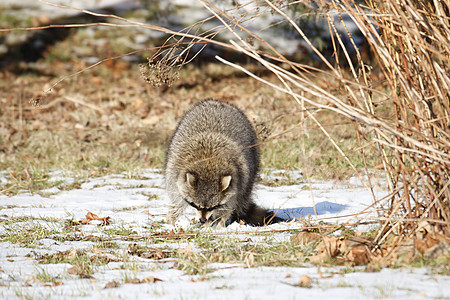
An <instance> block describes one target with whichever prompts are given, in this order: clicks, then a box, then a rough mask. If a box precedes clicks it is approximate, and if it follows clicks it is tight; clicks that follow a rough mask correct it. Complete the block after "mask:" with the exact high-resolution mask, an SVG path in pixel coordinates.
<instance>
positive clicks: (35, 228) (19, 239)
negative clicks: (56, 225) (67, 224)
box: [0, 221, 60, 248]
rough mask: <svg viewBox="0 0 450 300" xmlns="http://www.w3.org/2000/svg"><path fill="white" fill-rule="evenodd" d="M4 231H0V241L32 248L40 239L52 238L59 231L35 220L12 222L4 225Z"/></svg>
mask: <svg viewBox="0 0 450 300" xmlns="http://www.w3.org/2000/svg"><path fill="white" fill-rule="evenodd" d="M4 229H5V230H4V231H3V232H2V233H0V242H11V243H13V244H20V245H22V246H24V247H30V248H34V247H36V246H37V244H38V243H39V241H40V240H42V239H44V238H52V237H53V236H54V235H56V234H59V233H60V231H59V230H56V229H51V228H49V226H44V225H41V224H39V223H37V222H35V221H28V222H20V223H13V224H9V225H7V226H4Z"/></svg>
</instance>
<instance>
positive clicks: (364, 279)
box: [0, 170, 450, 299]
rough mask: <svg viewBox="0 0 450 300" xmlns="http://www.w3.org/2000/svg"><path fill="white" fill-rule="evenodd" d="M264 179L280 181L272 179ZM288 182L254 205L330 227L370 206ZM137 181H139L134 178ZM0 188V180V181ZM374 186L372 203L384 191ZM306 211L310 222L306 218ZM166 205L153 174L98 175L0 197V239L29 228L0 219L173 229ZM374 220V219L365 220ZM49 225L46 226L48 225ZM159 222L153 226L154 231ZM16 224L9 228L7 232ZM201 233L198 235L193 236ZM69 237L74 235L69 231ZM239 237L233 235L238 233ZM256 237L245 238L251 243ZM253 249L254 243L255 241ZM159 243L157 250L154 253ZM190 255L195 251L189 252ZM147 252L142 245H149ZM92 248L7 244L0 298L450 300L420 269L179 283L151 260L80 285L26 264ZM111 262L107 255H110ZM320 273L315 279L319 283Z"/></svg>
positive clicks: (241, 270)
mask: <svg viewBox="0 0 450 300" xmlns="http://www.w3.org/2000/svg"><path fill="white" fill-rule="evenodd" d="M268 176H272V178H275V177H276V176H280V178H281V177H282V176H284V175H283V174H282V173H280V172H272V173H271V174H270V175H268ZM289 177H290V178H291V180H292V179H293V180H295V181H297V182H298V184H295V185H288V186H287V185H286V186H278V187H269V186H264V185H258V186H257V187H256V189H255V192H254V196H255V200H256V201H257V202H258V203H259V204H261V205H263V206H265V207H267V208H271V209H274V210H275V211H276V210H279V211H278V212H279V214H280V215H281V216H283V217H286V218H301V217H310V218H311V220H312V222H314V220H321V219H324V218H328V219H326V220H327V221H330V222H342V221H345V220H348V219H349V218H350V217H342V216H348V215H352V214H355V213H358V212H360V211H361V210H362V209H364V208H367V207H368V206H370V205H372V204H373V201H374V200H373V198H372V194H371V192H369V190H368V189H367V188H366V187H365V186H364V184H363V181H362V180H361V179H352V180H350V181H349V182H347V183H336V182H327V181H313V182H311V184H310V185H309V184H306V183H305V180H304V179H303V178H302V177H301V174H299V173H297V174H289ZM51 178H52V179H51V180H53V181H61V180H62V181H64V182H67V184H69V183H73V182H75V181H76V180H79V179H77V178H75V177H73V176H71V175H70V174H65V173H64V172H61V171H57V172H54V173H53V174H52V177H51ZM136 178H139V179H136ZM0 179H1V180H0V182H3V183H4V182H6V180H5V174H1V175H0ZM378 186H380V187H378V188H377V187H375V188H374V193H375V195H376V196H377V197H383V196H384V195H385V194H386V191H385V190H383V189H382V188H381V187H382V186H383V183H382V181H380V183H379V184H378ZM314 203H315V204H316V211H317V216H316V215H315V213H314V209H313V207H314ZM167 205H168V198H167V195H166V193H165V191H164V178H163V175H162V174H161V173H160V172H159V171H158V170H142V171H141V172H140V173H139V176H130V175H129V174H117V175H108V176H104V177H99V178H90V179H87V180H85V181H84V182H83V183H82V184H81V186H80V188H75V189H71V190H64V188H62V187H61V186H60V187H59V188H58V187H53V188H50V189H47V190H45V193H35V194H30V193H26V192H23V193H19V194H17V195H14V196H11V197H9V196H6V195H0V234H2V233H4V232H5V231H7V230H8V228H9V229H10V228H17V227H19V228H20V227H22V226H23V227H26V226H30V223H27V221H20V222H17V223H15V224H13V225H7V224H6V221H8V220H11V219H12V218H18V217H24V216H28V217H32V218H34V220H33V221H32V222H33V223H31V224H35V225H37V224H40V225H42V226H44V227H46V228H48V229H50V230H51V229H55V228H56V229H57V228H58V226H59V227H62V226H63V225H64V222H65V221H67V220H81V219H83V218H84V217H85V215H86V213H87V212H88V211H91V212H93V213H95V214H97V215H98V216H100V217H106V216H109V217H110V218H111V225H108V226H106V227H108V228H124V229H129V230H133V231H134V232H135V234H138V235H145V234H148V232H149V228H151V227H152V226H153V225H154V224H159V226H162V229H165V230H170V229H171V228H173V227H172V226H169V225H167V224H164V223H161V220H165V214H166V212H167ZM370 214H374V212H370ZM194 216H195V213H194V212H193V211H192V210H188V211H187V212H186V216H185V217H183V218H182V219H181V220H180V221H179V222H178V225H177V228H178V229H179V228H180V227H183V228H184V229H185V230H189V227H190V226H195V225H190V220H191V219H192V218H193V217H194ZM49 218H51V219H49ZM161 224H162V225H161ZM14 226H16V227H14ZM299 227H301V224H300V223H299V222H283V223H278V224H273V225H269V226H268V227H250V226H247V225H240V224H238V223H233V224H231V225H229V226H228V227H227V228H225V229H204V230H205V231H212V232H214V231H217V232H220V231H228V232H235V234H236V235H239V232H242V234H245V232H247V231H250V230H253V231H256V230H267V229H289V228H299ZM78 228H79V230H80V231H81V232H79V233H78V234H83V235H84V236H87V235H89V234H92V235H94V236H102V235H104V233H103V231H102V230H101V229H100V227H99V226H97V225H95V223H94V224H91V225H83V226H78ZM201 230H202V229H201ZM74 234H75V233H74ZM242 234H241V235H242ZM291 235H292V234H291V233H288V232H274V233H273V238H274V240H275V241H283V240H288V239H289V238H290V236H291ZM258 238H259V237H258V236H256V235H254V236H252V240H253V241H254V242H255V241H256V242H257V241H258ZM261 241H263V239H261ZM116 242H117V244H118V245H119V247H120V249H119V250H118V251H119V253H121V251H123V253H125V252H126V251H127V246H128V244H127V242H125V241H122V240H120V239H118V240H117V241H116ZM169 244H170V247H172V248H173V249H176V248H180V249H183V248H185V247H186V246H187V245H188V243H186V241H183V242H176V241H175V242H171V243H167V246H169ZM163 245H165V244H162V245H161V244H158V246H163ZM189 245H191V246H192V248H193V250H194V251H196V246H195V244H193V243H192V244H189ZM149 246H151V245H149ZM95 247H96V243H95V242H93V241H84V240H75V241H67V240H64V241H58V239H57V238H55V239H52V238H45V239H41V240H40V241H38V242H37V243H35V245H34V246H28V247H26V246H24V245H20V244H13V243H11V242H9V241H8V242H1V243H0V298H1V299H13V298H15V297H18V298H31V299H42V298H49V299H105V298H108V297H109V298H111V299H142V298H143V297H145V298H155V299H321V298H333V299H357V298H364V299H375V298H387V299H389V298H395V299H428V298H446V299H449V298H450V276H443V275H437V274H433V273H432V272H431V270H428V269H425V268H413V269H387V268H385V269H382V270H381V271H380V272H376V273H369V272H363V268H361V269H358V268H356V269H355V270H354V271H352V272H348V273H347V272H342V268H345V267H329V268H324V267H322V268H321V270H320V272H319V270H318V267H317V266H312V265H308V264H306V265H305V266H304V267H295V268H294V267H267V266H259V267H251V268H248V267H247V266H246V265H244V264H225V263H214V264H212V265H209V266H208V267H209V268H212V269H213V270H214V271H213V272H211V273H208V274H207V275H206V278H205V277H202V276H200V275H188V274H186V273H185V272H184V271H181V270H177V269H176V268H173V266H174V261H173V260H172V261H171V260H170V259H167V260H164V259H163V260H158V261H155V260H151V259H144V258H141V257H136V256H134V257H135V259H134V260H130V261H128V262H115V261H112V262H109V263H108V264H106V265H103V266H97V267H95V272H94V274H93V278H86V279H81V278H78V276H76V275H70V274H68V273H67V270H68V269H69V268H71V267H72V266H71V265H70V264H68V263H60V264H39V263H38V262H37V261H36V260H35V259H33V257H35V256H36V255H38V254H39V255H43V254H45V253H57V252H62V251H70V250H73V249H86V250H87V251H91V252H92V251H94V250H95V249H96V248H95ZM110 256H111V254H110ZM127 263H129V264H130V263H132V264H137V265H138V266H139V271H132V270H129V269H124V268H122V265H123V264H127ZM43 272H44V273H45V272H46V273H47V274H51V275H52V276H54V277H56V278H57V280H59V281H61V282H62V283H63V284H61V285H56V286H53V285H52V284H51V283H45V282H42V281H39V280H37V279H36V278H37V276H38V274H42V273H43ZM320 274H322V276H320ZM302 275H308V276H309V277H311V279H312V287H311V288H301V287H297V286H296V285H297V283H298V282H299V278H300V276H302ZM149 276H154V277H156V278H159V279H161V280H162V281H158V282H155V283H141V284H132V283H125V280H124V278H127V277H129V278H139V279H141V280H142V279H144V278H147V277H149ZM113 280H114V281H117V282H119V283H120V286H119V287H116V288H105V285H106V284H107V283H108V282H111V281H113Z"/></svg>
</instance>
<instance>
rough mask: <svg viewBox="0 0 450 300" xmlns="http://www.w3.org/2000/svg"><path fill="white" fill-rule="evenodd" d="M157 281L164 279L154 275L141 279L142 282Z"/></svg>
mask: <svg viewBox="0 0 450 300" xmlns="http://www.w3.org/2000/svg"><path fill="white" fill-rule="evenodd" d="M157 281H162V279H159V278H156V277H154V276H148V277H147V278H144V279H142V280H141V282H142V283H154V282H157Z"/></svg>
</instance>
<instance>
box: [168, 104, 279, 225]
mask: <svg viewBox="0 0 450 300" xmlns="http://www.w3.org/2000/svg"><path fill="white" fill-rule="evenodd" d="M256 144H257V138H256V134H255V131H254V130H253V127H252V125H251V124H250V122H249V121H248V119H247V117H246V116H245V115H244V113H243V112H242V111H241V110H239V109H238V108H237V107H236V106H234V105H232V104H228V103H224V102H221V101H218V100H215V99H206V100H203V101H201V102H199V103H197V104H196V105H194V106H193V107H192V108H191V109H190V110H188V111H187V112H186V113H185V115H184V116H183V117H182V118H181V120H180V121H179V123H178V125H177V127H176V129H175V132H174V133H173V135H172V137H171V139H170V142H169V146H168V149H167V152H166V161H165V177H166V190H167V192H168V195H169V198H170V204H169V212H168V214H167V219H168V223H170V224H174V223H175V221H176V220H177V219H178V218H179V217H180V215H181V214H182V213H183V212H184V210H185V209H186V207H188V206H189V205H190V206H192V207H194V208H195V209H196V210H197V215H198V217H199V220H200V222H201V223H207V224H209V225H211V224H215V225H216V226H218V227H224V226H225V223H226V222H227V221H228V220H231V221H235V220H243V221H245V222H246V223H248V224H252V225H258V226H260V225H264V224H265V223H266V222H267V221H268V220H269V219H271V218H273V214H272V213H270V212H268V211H267V210H265V209H263V208H261V207H259V206H257V205H256V204H255V203H254V202H253V200H252V199H251V193H252V189H253V184H254V183H255V180H256V176H257V174H258V169H259V151H258V148H257V147H256V146H255V145H256Z"/></svg>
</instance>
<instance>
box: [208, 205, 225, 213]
mask: <svg viewBox="0 0 450 300" xmlns="http://www.w3.org/2000/svg"><path fill="white" fill-rule="evenodd" d="M222 206H223V204H218V205H216V206H213V207H210V208H208V209H207V211H213V210H215V209H218V208H221V207H222Z"/></svg>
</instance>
